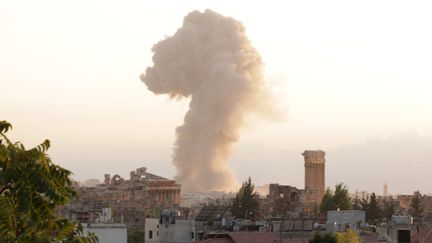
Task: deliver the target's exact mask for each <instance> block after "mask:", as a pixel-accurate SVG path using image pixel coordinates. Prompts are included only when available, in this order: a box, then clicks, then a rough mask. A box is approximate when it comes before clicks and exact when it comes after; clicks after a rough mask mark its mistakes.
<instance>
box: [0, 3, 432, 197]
mask: <svg viewBox="0 0 432 243" xmlns="http://www.w3.org/2000/svg"><path fill="white" fill-rule="evenodd" d="M206 8H210V9H212V10H215V11H217V12H219V13H221V14H223V15H226V16H232V17H234V18H235V19H237V20H240V21H241V22H242V23H243V24H244V26H245V27H246V31H247V34H248V36H249V38H250V40H251V41H252V43H253V45H254V46H255V47H256V49H257V50H258V51H259V52H260V53H261V55H262V57H263V60H264V62H265V77H266V79H267V83H268V85H269V86H270V87H271V89H272V90H273V91H274V93H275V96H276V98H277V100H278V102H279V104H280V105H281V106H282V107H284V109H286V115H285V119H283V120H280V121H277V122H268V121H259V120H258V121H255V120H253V121H250V122H249V124H248V128H245V129H244V130H243V131H242V133H241V137H240V141H239V142H238V143H237V145H236V149H235V151H234V153H233V155H232V157H231V159H230V161H229V163H230V165H231V167H232V168H233V170H234V171H235V174H236V176H237V179H238V180H239V181H242V180H245V179H246V178H247V176H249V175H250V176H251V177H252V180H253V181H254V182H255V184H258V185H261V184H266V183H271V182H273V183H280V184H288V185H294V186H297V187H299V188H303V186H304V178H303V175H304V169H303V158H302V156H301V153H302V152H303V150H305V149H322V150H325V151H326V152H327V167H326V169H327V178H326V183H327V185H328V186H333V185H335V184H336V183H338V182H344V183H345V184H347V185H348V187H349V188H350V190H351V191H355V190H359V191H360V190H368V191H375V192H377V193H378V194H382V191H383V185H384V183H385V182H387V183H388V185H389V192H390V193H392V194H396V193H412V192H413V191H414V190H417V189H419V190H420V191H421V192H424V193H432V181H431V180H430V171H432V163H431V161H432V112H431V111H432V95H431V90H432V84H431V83H432V68H431V67H432V31H431V23H432V15H431V14H430V13H431V12H432V3H431V2H429V1H409V2H408V1H359V2H353V1H256V2H254V1H232V0H230V1H221V0H219V1H204V0H197V1H142V0H141V1H107V0H104V1H58V0H55V1H54V0H53V1H43V0H42V1H41V0H39V1H2V2H0V94H1V103H0V104H1V105H0V120H8V121H9V122H11V123H12V124H13V126H14V130H13V132H11V136H12V137H13V139H16V140H20V141H23V142H24V143H25V144H27V145H28V146H33V145H36V144H37V143H39V142H41V141H43V139H45V138H49V139H50V140H51V142H52V148H51V150H50V151H49V153H50V155H51V157H52V159H53V161H54V162H56V163H58V164H60V165H61V166H63V167H65V168H68V169H70V170H72V171H73V172H74V177H75V178H76V179H78V180H85V179H89V178H99V179H102V178H103V174H105V173H111V174H115V173H119V174H120V175H122V176H125V177H127V178H128V177H129V171H131V170H134V169H135V168H137V167H141V166H145V167H147V168H148V170H149V171H150V172H153V173H156V174H159V175H161V176H165V177H172V176H173V175H174V174H175V169H174V167H173V166H172V164H171V155H172V151H171V149H172V144H173V142H174V141H175V137H174V129H175V127H176V126H178V125H181V124H182V120H183V116H184V113H185V111H186V110H187V106H188V100H181V101H171V100H169V99H168V97H166V96H155V95H154V94H153V93H151V92H150V91H148V90H147V88H146V86H145V85H144V84H143V83H142V82H141V81H140V80H139V75H140V74H141V73H142V72H144V70H145V68H146V67H147V66H149V65H152V62H151V56H152V53H151V50H150V48H151V47H152V45H153V44H155V43H156V42H158V41H159V40H161V39H163V38H164V37H165V36H169V35H172V34H174V32H175V30H176V29H177V28H179V27H180V26H181V25H182V19H183V17H184V16H185V15H186V14H187V13H189V12H190V11H192V10H200V11H203V10H205V9H206Z"/></svg>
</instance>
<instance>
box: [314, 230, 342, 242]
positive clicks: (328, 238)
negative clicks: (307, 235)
mask: <svg viewBox="0 0 432 243" xmlns="http://www.w3.org/2000/svg"><path fill="white" fill-rule="evenodd" d="M309 242H310V243H337V242H338V241H337V237H336V234H333V233H325V234H322V233H320V232H317V233H316V234H315V235H314V237H313V238H312V239H311V240H309Z"/></svg>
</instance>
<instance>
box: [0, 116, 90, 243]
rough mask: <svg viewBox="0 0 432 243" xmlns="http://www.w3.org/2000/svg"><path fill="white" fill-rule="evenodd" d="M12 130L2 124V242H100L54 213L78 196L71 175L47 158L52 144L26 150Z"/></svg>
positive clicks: (0, 168)
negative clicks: (85, 234) (9, 135)
mask: <svg viewBox="0 0 432 243" xmlns="http://www.w3.org/2000/svg"><path fill="white" fill-rule="evenodd" d="M11 128H12V126H11V124H9V123H8V122H6V121H0V241H1V242H97V238H96V236H94V235H93V234H90V235H89V236H88V237H86V236H83V235H82V232H83V228H82V226H81V225H80V224H77V223H72V222H69V221H68V220H66V219H61V218H58V217H57V215H56V214H55V211H54V209H55V208H56V207H57V206H60V205H62V204H64V203H66V202H68V200H70V199H71V198H73V197H75V196H76V192H75V191H74V190H73V189H72V188H71V180H70V179H69V176H70V175H71V172H70V171H68V170H66V169H64V168H62V167H60V166H58V165H55V164H54V163H52V162H51V159H50V158H49V156H48V155H47V154H46V151H47V150H48V149H49V147H50V142H49V140H45V141H44V142H43V143H41V144H40V145H38V146H36V147H34V148H31V149H26V148H25V147H24V145H23V144H22V143H20V142H12V141H11V140H10V139H9V138H8V137H7V136H6V132H7V131H8V130H10V129H11Z"/></svg>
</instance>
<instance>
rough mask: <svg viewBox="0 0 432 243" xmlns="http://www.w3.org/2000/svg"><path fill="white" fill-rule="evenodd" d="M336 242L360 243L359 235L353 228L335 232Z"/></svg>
mask: <svg viewBox="0 0 432 243" xmlns="http://www.w3.org/2000/svg"><path fill="white" fill-rule="evenodd" d="M336 239H337V243H360V242H361V240H360V237H359V235H358V234H357V232H355V231H354V230H348V231H347V232H344V233H341V232H338V233H336Z"/></svg>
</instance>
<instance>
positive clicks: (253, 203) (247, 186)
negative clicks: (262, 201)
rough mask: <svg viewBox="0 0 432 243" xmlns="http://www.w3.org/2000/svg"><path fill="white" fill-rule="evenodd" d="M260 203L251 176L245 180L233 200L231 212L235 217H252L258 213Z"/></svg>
mask: <svg viewBox="0 0 432 243" xmlns="http://www.w3.org/2000/svg"><path fill="white" fill-rule="evenodd" d="M258 210H259V203H258V198H257V194H256V192H255V185H254V184H252V181H251V178H250V177H249V179H248V180H247V181H245V182H243V184H242V186H241V188H240V190H239V191H238V193H237V195H236V197H235V198H234V201H233V206H232V207H231V214H232V215H233V216H234V217H235V218H242V219H250V218H254V217H255V215H256V214H257V213H258Z"/></svg>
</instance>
